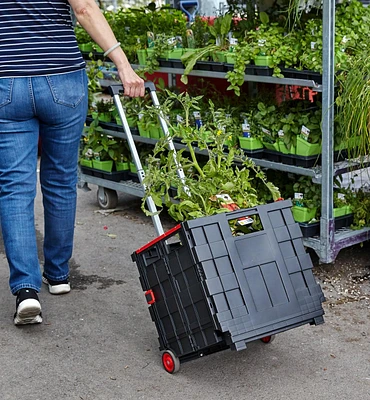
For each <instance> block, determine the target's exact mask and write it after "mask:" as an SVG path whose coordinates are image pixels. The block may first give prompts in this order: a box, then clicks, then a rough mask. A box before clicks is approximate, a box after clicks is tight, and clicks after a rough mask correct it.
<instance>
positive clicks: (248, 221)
mask: <svg viewBox="0 0 370 400" xmlns="http://www.w3.org/2000/svg"><path fill="white" fill-rule="evenodd" d="M253 222H254V220H253V218H251V217H242V218H238V220H237V221H236V225H238V226H250V225H252V224H253Z"/></svg>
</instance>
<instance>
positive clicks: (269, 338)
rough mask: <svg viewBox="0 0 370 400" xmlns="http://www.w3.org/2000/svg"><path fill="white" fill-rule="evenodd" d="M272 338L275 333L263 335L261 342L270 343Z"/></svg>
mask: <svg viewBox="0 0 370 400" xmlns="http://www.w3.org/2000/svg"><path fill="white" fill-rule="evenodd" d="M274 340H275V335H270V336H265V337H263V338H261V342H262V343H265V344H268V343H271V342H272V341H274Z"/></svg>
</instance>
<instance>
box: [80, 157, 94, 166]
mask: <svg viewBox="0 0 370 400" xmlns="http://www.w3.org/2000/svg"><path fill="white" fill-rule="evenodd" d="M80 165H81V167H87V168H92V167H93V163H92V160H86V159H85V158H81V159H80Z"/></svg>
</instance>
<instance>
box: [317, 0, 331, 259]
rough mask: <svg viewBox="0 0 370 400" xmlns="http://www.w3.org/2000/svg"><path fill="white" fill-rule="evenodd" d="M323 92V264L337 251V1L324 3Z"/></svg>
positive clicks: (321, 244)
mask: <svg viewBox="0 0 370 400" xmlns="http://www.w3.org/2000/svg"><path fill="white" fill-rule="evenodd" d="M322 33H323V38H322V39H323V92H322V182H321V185H322V187H321V218H320V232H321V234H320V254H319V256H320V261H321V262H324V263H328V262H331V260H332V259H333V257H332V256H333V255H332V254H331V251H332V250H333V249H334V247H335V246H334V241H335V238H334V233H335V227H334V218H333V169H334V168H333V163H334V152H333V148H334V140H333V133H334V45H335V0H327V1H324V2H323V32H322Z"/></svg>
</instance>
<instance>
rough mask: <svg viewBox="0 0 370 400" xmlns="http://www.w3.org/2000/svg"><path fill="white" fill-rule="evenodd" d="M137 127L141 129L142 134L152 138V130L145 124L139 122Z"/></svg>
mask: <svg viewBox="0 0 370 400" xmlns="http://www.w3.org/2000/svg"><path fill="white" fill-rule="evenodd" d="M137 127H138V129H139V135H140V136H142V137H146V138H150V131H149V129H148V128H147V127H146V126H145V125H144V124H141V123H140V122H138V124H137Z"/></svg>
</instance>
